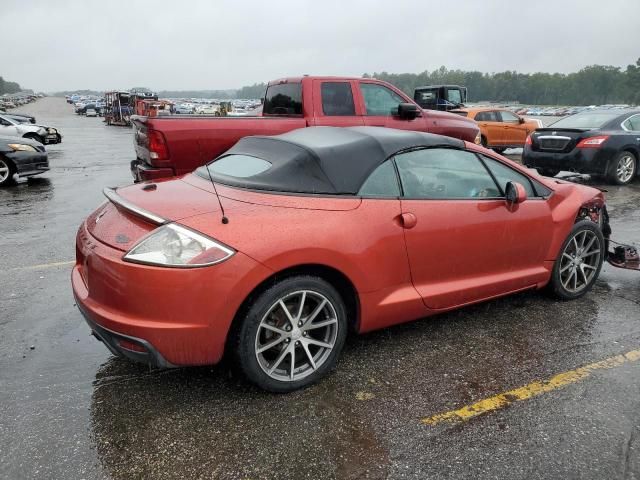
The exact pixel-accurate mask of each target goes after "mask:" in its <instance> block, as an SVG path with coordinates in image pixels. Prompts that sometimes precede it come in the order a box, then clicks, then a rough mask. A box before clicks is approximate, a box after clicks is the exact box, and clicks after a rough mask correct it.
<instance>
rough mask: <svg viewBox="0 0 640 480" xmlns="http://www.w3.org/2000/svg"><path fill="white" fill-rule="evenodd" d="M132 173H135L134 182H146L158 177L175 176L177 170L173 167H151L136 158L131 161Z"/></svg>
mask: <svg viewBox="0 0 640 480" xmlns="http://www.w3.org/2000/svg"><path fill="white" fill-rule="evenodd" d="M131 175H133V180H134V182H145V181H147V180H156V179H158V178H167V177H173V176H175V172H174V171H173V169H172V168H156V167H151V166H149V165H147V164H146V163H144V162H143V161H142V160H140V159H136V160H132V161H131Z"/></svg>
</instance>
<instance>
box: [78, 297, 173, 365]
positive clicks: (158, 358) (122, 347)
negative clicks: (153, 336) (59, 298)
mask: <svg viewBox="0 0 640 480" xmlns="http://www.w3.org/2000/svg"><path fill="white" fill-rule="evenodd" d="M76 304H77V305H78V308H79V310H80V313H82V316H83V317H84V319H85V321H86V322H87V323H88V324H89V328H91V333H92V335H93V336H94V337H96V338H97V339H98V340H100V341H101V342H102V343H104V345H105V346H106V347H107V348H108V349H109V351H110V352H111V353H113V354H114V355H116V356H117V357H126V358H128V359H129V360H132V361H134V362H137V363H144V364H147V365H149V366H150V367H155V368H173V367H175V365H173V364H171V363H169V362H168V361H167V360H165V358H164V357H163V356H162V354H160V352H158V350H156V349H155V347H154V346H153V345H151V344H150V343H149V342H147V341H146V340H144V339H142V338H137V337H132V336H130V335H123V334H121V333H117V332H113V331H111V330H109V329H107V328H104V327H101V326H100V325H98V324H97V323H96V322H95V321H94V320H93V319H92V318H91V315H90V314H89V312H88V311H87V310H85V308H84V307H83V304H82V302H80V301H79V300H78V298H77V297H76ZM123 341H125V342H128V343H121V342H123ZM127 344H133V345H136V346H137V347H138V349H136V350H132V349H131V347H129V348H126V346H127ZM142 350H144V351H142Z"/></svg>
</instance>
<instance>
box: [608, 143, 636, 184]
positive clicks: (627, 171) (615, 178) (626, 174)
mask: <svg viewBox="0 0 640 480" xmlns="http://www.w3.org/2000/svg"><path fill="white" fill-rule="evenodd" d="M637 165H638V161H637V160H636V157H635V156H634V155H633V153H631V152H627V151H623V152H620V153H619V154H618V155H616V156H615V157H614V158H613V160H611V163H610V165H609V172H608V177H609V180H610V181H611V182H612V183H615V184H616V185H627V184H629V183H631V181H632V180H633V177H635V175H636V170H637Z"/></svg>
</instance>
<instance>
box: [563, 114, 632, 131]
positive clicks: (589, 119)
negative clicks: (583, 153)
mask: <svg viewBox="0 0 640 480" xmlns="http://www.w3.org/2000/svg"><path fill="white" fill-rule="evenodd" d="M619 116H620V112H583V113H577V114H575V115H571V116H569V117H565V118H563V119H561V120H558V121H557V122H555V123H552V124H551V125H550V126H551V127H553V128H588V129H593V128H600V127H602V126H603V125H605V124H606V123H609V122H610V121H611V120H614V119H615V118H617V117H619Z"/></svg>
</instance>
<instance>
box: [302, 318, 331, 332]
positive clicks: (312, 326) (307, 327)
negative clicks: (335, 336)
mask: <svg viewBox="0 0 640 480" xmlns="http://www.w3.org/2000/svg"><path fill="white" fill-rule="evenodd" d="M334 323H338V319H336V318H330V319H329V320H324V321H322V322H318V323H309V322H307V323H306V324H304V325H303V327H302V330H304V331H308V330H314V329H316V328H322V327H326V326H329V325H333V324H334Z"/></svg>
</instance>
